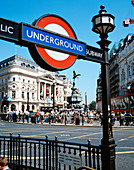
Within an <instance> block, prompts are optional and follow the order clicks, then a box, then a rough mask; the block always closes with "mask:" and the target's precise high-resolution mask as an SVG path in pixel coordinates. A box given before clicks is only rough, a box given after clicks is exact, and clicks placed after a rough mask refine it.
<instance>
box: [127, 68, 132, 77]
mask: <svg viewBox="0 0 134 170" xmlns="http://www.w3.org/2000/svg"><path fill="white" fill-rule="evenodd" d="M127 76H128V77H129V76H131V70H130V65H128V67H127Z"/></svg>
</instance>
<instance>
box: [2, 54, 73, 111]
mask: <svg viewBox="0 0 134 170" xmlns="http://www.w3.org/2000/svg"><path fill="white" fill-rule="evenodd" d="M71 87H72V84H71V82H70V81H69V80H68V79H67V77H66V76H65V75H61V74H58V73H57V72H56V73H55V72H50V71H47V70H44V69H42V68H40V67H39V66H38V65H37V64H36V63H35V62H34V61H32V60H29V59H26V58H24V57H21V56H18V55H15V56H13V57H10V58H8V59H6V60H4V61H2V62H0V104H1V111H3V106H2V101H3V98H4V96H5V95H6V96H7V100H8V102H9V107H8V109H9V111H11V110H15V109H16V110H18V111H19V110H20V111H25V110H26V109H29V111H33V110H37V109H41V108H47V107H53V95H54V98H55V106H57V107H63V108H64V107H65V106H66V105H67V96H70V95H71V92H72V91H71Z"/></svg>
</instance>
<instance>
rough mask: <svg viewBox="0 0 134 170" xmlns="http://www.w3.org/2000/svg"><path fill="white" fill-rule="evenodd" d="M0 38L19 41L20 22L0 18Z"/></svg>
mask: <svg viewBox="0 0 134 170" xmlns="http://www.w3.org/2000/svg"><path fill="white" fill-rule="evenodd" d="M0 38H1V39H4V40H7V41H11V42H18V41H19V24H18V23H16V22H13V21H10V20H7V19H4V18H0Z"/></svg>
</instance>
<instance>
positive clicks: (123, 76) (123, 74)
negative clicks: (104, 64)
mask: <svg viewBox="0 0 134 170" xmlns="http://www.w3.org/2000/svg"><path fill="white" fill-rule="evenodd" d="M124 80H125V72H124V69H122V73H121V81H124Z"/></svg>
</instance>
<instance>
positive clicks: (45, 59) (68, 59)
mask: <svg viewBox="0 0 134 170" xmlns="http://www.w3.org/2000/svg"><path fill="white" fill-rule="evenodd" d="M33 25H34V26H37V27H41V28H43V29H45V30H49V31H52V32H55V33H58V34H60V35H64V36H67V37H69V38H73V39H77V37H76V35H75V33H74V31H73V29H72V27H71V26H70V25H69V24H68V22H67V21H65V20H64V19H63V18H61V17H59V16H57V15H52V14H49V15H44V16H42V17H40V18H39V19H37V20H35V21H34V22H33ZM41 38H42V39H43V37H41ZM45 38H46V39H45V40H46V41H49V42H51V43H57V44H58V43H59V44H60V45H62V46H63V45H64V46H67V47H68V48H69V44H68V42H64V44H63V41H62V40H60V41H58V39H55V42H54V39H53V38H52V37H45ZM47 39H48V40H47ZM71 48H72V47H71ZM29 51H30V53H31V55H32V57H33V59H34V60H35V62H36V63H37V64H38V65H40V66H41V67H42V68H44V69H47V70H50V71H58V70H59V71H60V70H64V69H67V68H69V67H70V66H72V65H73V64H74V62H75V60H76V58H77V57H76V56H75V55H72V54H67V53H62V52H59V51H54V50H51V49H46V48H43V47H39V46H37V45H36V44H31V45H30V47H29Z"/></svg>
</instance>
